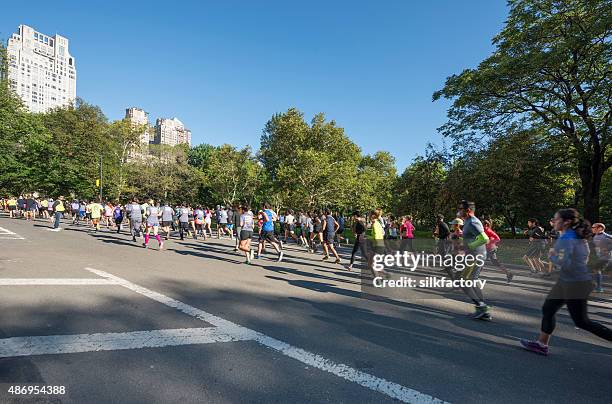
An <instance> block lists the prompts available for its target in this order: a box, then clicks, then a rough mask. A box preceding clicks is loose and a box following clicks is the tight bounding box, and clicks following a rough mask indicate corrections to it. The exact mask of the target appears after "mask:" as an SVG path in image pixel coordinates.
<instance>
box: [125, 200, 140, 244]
mask: <svg viewBox="0 0 612 404" xmlns="http://www.w3.org/2000/svg"><path fill="white" fill-rule="evenodd" d="M126 211H127V214H128V217H129V219H130V233H131V234H132V241H136V237H137V236H138V237H140V236H141V232H142V207H141V206H140V203H138V198H133V199H132V203H130V204H129V205H128V206H127V208H126Z"/></svg>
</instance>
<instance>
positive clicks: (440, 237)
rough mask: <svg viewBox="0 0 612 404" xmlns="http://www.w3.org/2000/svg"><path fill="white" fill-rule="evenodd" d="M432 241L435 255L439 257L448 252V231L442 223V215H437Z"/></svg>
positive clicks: (443, 222) (444, 223)
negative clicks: (434, 242)
mask: <svg viewBox="0 0 612 404" xmlns="http://www.w3.org/2000/svg"><path fill="white" fill-rule="evenodd" d="M433 236H434V239H435V240H436V253H437V254H439V255H442V256H444V255H446V254H448V252H449V251H450V249H449V243H448V238H449V236H450V229H449V228H448V225H447V224H446V222H445V221H444V216H443V215H438V219H437V221H436V227H435V229H434V232H433Z"/></svg>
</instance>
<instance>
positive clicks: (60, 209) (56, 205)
mask: <svg viewBox="0 0 612 404" xmlns="http://www.w3.org/2000/svg"><path fill="white" fill-rule="evenodd" d="M51 209H53V211H54V212H55V214H54V216H55V222H54V224H53V230H51V231H60V230H61V228H60V221H61V220H62V216H63V215H64V211H65V210H66V208H65V207H64V197H63V196H60V197H59V198H58V200H57V201H55V202H53V205H52V206H51Z"/></svg>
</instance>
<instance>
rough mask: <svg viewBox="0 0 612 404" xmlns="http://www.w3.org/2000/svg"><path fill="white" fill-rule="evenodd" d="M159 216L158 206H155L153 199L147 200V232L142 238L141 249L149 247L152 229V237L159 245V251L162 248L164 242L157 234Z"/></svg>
mask: <svg viewBox="0 0 612 404" xmlns="http://www.w3.org/2000/svg"><path fill="white" fill-rule="evenodd" d="M160 216H161V210H160V209H159V206H156V205H155V201H154V200H153V199H149V206H147V232H146V233H145V236H144V238H145V239H144V243H143V247H144V248H148V247H149V239H150V237H151V229H153V236H155V239H156V240H157V242H158V243H159V249H160V250H162V249H163V248H164V242H163V241H162V239H161V236H160V235H159V234H158V232H159V217H160Z"/></svg>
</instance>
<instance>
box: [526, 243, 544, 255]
mask: <svg viewBox="0 0 612 404" xmlns="http://www.w3.org/2000/svg"><path fill="white" fill-rule="evenodd" d="M542 250H543V246H542V243H540V242H539V241H534V242H531V243H529V246H528V247H527V252H526V253H525V255H527V256H528V257H529V258H540V257H541V256H542Z"/></svg>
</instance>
